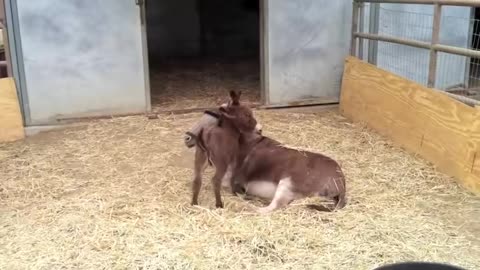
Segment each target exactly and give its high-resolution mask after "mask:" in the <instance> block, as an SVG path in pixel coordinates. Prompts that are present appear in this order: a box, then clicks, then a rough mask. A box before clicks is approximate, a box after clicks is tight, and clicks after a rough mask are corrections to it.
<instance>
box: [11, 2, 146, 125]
mask: <svg viewBox="0 0 480 270" xmlns="http://www.w3.org/2000/svg"><path fill="white" fill-rule="evenodd" d="M17 5H18V6H17V12H18V20H19V29H18V31H19V34H20V36H21V47H20V50H21V52H22V54H23V64H24V72H25V79H26V89H22V90H23V94H26V96H27V98H28V104H24V106H26V107H27V110H26V111H27V112H29V113H28V115H27V116H26V118H27V124H28V125H40V124H52V123H55V122H56V119H57V118H64V117H77V116H87V115H90V116H94V115H106V114H117V113H135V112H143V111H145V110H146V108H147V99H146V94H145V78H144V74H145V72H144V66H143V57H142V42H141V41H142V36H141V31H140V29H141V25H140V20H139V10H138V7H137V6H136V5H135V1H133V0H89V1H83V0H82V1H80V0H75V1H74V0H69V1H65V0H35V1H31V0H17Z"/></svg>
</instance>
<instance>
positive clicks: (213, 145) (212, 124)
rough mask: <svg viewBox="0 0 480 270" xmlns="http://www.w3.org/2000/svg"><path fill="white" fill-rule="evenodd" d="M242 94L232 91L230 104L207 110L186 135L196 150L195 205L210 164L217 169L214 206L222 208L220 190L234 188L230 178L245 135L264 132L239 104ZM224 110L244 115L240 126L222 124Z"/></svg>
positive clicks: (188, 141)
mask: <svg viewBox="0 0 480 270" xmlns="http://www.w3.org/2000/svg"><path fill="white" fill-rule="evenodd" d="M240 96H241V92H238V93H236V92H234V91H230V101H229V102H228V104H224V105H222V107H220V109H219V110H216V111H207V112H205V114H204V116H203V117H202V119H201V121H200V122H199V123H197V124H196V125H195V126H194V127H193V128H192V129H191V130H190V131H189V132H187V133H186V136H185V141H184V142H185V144H186V146H187V147H189V148H191V147H193V146H196V149H195V162H194V163H195V164H194V179H193V196H192V202H191V203H192V205H197V204H198V195H199V193H200V188H201V185H202V174H203V172H204V170H205V169H206V167H207V166H208V164H210V165H212V166H214V167H215V174H214V176H213V178H212V183H213V188H214V194H215V206H216V207H223V202H222V199H221V193H220V191H221V190H220V189H221V186H224V187H229V188H231V187H232V185H231V175H232V172H233V170H235V168H236V163H237V154H238V152H239V149H238V145H239V139H240V134H241V133H242V132H248V133H256V134H259V133H261V126H260V125H258V124H257V121H256V120H255V118H254V117H253V115H252V112H251V110H250V109H249V108H248V107H246V106H244V105H242V104H240ZM225 107H229V110H231V111H234V112H235V113H236V114H237V115H239V116H243V118H241V119H242V121H241V123H240V124H238V126H240V128H241V130H238V129H237V127H236V126H232V122H230V121H223V115H222V114H223V111H224V109H222V108H225Z"/></svg>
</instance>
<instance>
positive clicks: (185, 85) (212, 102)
mask: <svg viewBox="0 0 480 270" xmlns="http://www.w3.org/2000/svg"><path fill="white" fill-rule="evenodd" d="M259 65H260V64H259V63H258V61H252V60H242V61H220V60H198V59H197V60H195V59H194V60H182V61H179V60H176V61H174V62H165V63H163V65H162V66H161V67H157V68H152V69H151V72H150V84H151V89H152V92H151V97H152V110H153V112H162V111H171V110H178V109H195V108H209V107H216V106H217V105H218V104H219V101H220V100H221V99H222V98H223V97H224V96H225V93H228V91H229V90H237V91H242V96H243V100H244V101H245V103H249V104H251V105H258V104H260V67H259Z"/></svg>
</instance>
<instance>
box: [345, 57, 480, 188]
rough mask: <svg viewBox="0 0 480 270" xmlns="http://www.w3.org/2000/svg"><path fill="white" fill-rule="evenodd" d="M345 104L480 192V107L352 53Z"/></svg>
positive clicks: (351, 113)
mask: <svg viewBox="0 0 480 270" xmlns="http://www.w3.org/2000/svg"><path fill="white" fill-rule="evenodd" d="M340 110H341V112H342V113H343V114H344V115H345V116H346V117H347V118H350V119H351V120H353V121H360V122H365V123H366V124H367V125H368V126H370V127H371V128H373V129H375V130H377V131H378V132H379V133H381V134H383V135H386V136H388V137H390V138H391V139H392V140H393V141H394V142H396V143H398V144H399V145H401V146H403V147H405V148H406V149H408V150H410V151H412V152H414V153H417V154H420V155H421V156H422V157H424V158H425V159H427V160H428V161H430V162H432V163H433V164H435V165H436V166H437V167H438V169H439V170H441V171H443V172H445V173H447V174H449V175H452V176H454V177H456V178H457V179H458V180H459V181H460V183H462V184H463V185H464V186H465V187H466V188H468V189H469V190H471V191H473V192H475V193H479V194H480V109H478V108H472V107H469V106H467V105H465V104H463V103H461V102H459V101H457V100H454V99H452V98H450V97H448V96H446V95H444V94H442V93H440V92H438V91H436V90H432V89H429V88H427V87H424V86H422V85H419V84H417V83H415V82H412V81H409V80H406V79H404V78H402V77H400V76H397V75H394V74H392V73H390V72H387V71H384V70H381V69H379V68H377V67H375V66H373V65H370V64H368V63H365V62H362V61H360V60H359V59H357V58H354V57H348V58H347V59H346V65H345V72H344V76H343V82H342V93H341V100H340Z"/></svg>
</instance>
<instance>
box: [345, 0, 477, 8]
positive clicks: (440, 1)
mask: <svg viewBox="0 0 480 270" xmlns="http://www.w3.org/2000/svg"><path fill="white" fill-rule="evenodd" d="M353 1H354V2H363V3H385V4H387V3H388V4H417V5H443V6H470V7H480V1H478V0H353Z"/></svg>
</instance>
